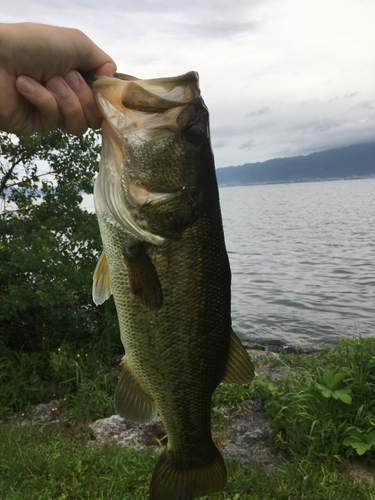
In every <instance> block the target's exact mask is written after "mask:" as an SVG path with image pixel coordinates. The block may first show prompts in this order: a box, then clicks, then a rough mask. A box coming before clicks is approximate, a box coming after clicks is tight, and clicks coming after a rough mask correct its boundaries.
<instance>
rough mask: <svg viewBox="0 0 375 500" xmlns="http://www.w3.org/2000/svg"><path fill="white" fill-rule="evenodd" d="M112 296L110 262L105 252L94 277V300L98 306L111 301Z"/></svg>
mask: <svg viewBox="0 0 375 500" xmlns="http://www.w3.org/2000/svg"><path fill="white" fill-rule="evenodd" d="M111 295H112V290H111V283H110V281H109V271H108V262H107V257H106V256H105V253H104V250H103V252H102V254H101V256H100V259H99V262H98V263H97V265H96V268H95V272H94V276H93V284H92V298H93V301H94V302H95V304H96V305H97V306H98V305H100V304H103V302H105V301H106V300H107V299H109V297H110V296H111Z"/></svg>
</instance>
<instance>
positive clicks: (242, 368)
mask: <svg viewBox="0 0 375 500" xmlns="http://www.w3.org/2000/svg"><path fill="white" fill-rule="evenodd" d="M253 378H254V365H253V363H252V362H251V360H250V357H249V355H248V353H247V352H246V349H245V348H244V346H243V345H242V344H241V341H240V339H239V338H238V337H237V335H236V334H235V333H234V331H233V330H232V329H231V335H230V347H229V356H228V361H227V366H226V369H225V374H224V377H223V380H222V382H224V383H231V384H248V383H249V382H251V381H252V380H253Z"/></svg>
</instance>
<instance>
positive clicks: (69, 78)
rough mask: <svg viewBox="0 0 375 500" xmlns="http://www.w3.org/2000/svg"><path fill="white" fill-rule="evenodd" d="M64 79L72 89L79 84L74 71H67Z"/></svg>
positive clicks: (76, 87)
mask: <svg viewBox="0 0 375 500" xmlns="http://www.w3.org/2000/svg"><path fill="white" fill-rule="evenodd" d="M65 81H66V83H67V84H68V85H69V87H70V88H71V89H72V90H76V89H78V87H79V86H80V85H81V82H80V79H79V78H78V75H77V73H76V72H75V71H71V72H70V73H68V74H67V75H66V77H65Z"/></svg>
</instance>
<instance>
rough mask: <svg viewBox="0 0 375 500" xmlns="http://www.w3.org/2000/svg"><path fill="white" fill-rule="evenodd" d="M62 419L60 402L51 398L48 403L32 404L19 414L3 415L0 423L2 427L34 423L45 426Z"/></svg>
mask: <svg viewBox="0 0 375 500" xmlns="http://www.w3.org/2000/svg"><path fill="white" fill-rule="evenodd" d="M61 420H62V411H61V407H60V402H59V401H57V400H52V401H50V402H49V403H41V404H37V405H32V406H30V408H28V409H27V410H25V411H24V412H21V413H19V414H17V413H15V414H13V415H11V416H9V417H4V418H3V419H1V420H0V424H1V425H3V426H4V427H7V426H8V425H17V424H18V425H20V426H21V427H23V426H25V425H36V426H38V427H46V426H49V425H55V424H58V423H60V422H61Z"/></svg>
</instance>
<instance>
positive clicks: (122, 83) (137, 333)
mask: <svg viewBox="0 0 375 500" xmlns="http://www.w3.org/2000/svg"><path fill="white" fill-rule="evenodd" d="M91 86H92V89H93V92H94V95H95V98H96V101H97V104H98V106H99V108H100V110H101V113H102V116H103V118H104V120H103V124H102V130H103V145H102V157H101V162H100V170H99V174H98V177H97V179H96V182H95V188H94V200H95V208H96V213H97V216H98V220H99V227H100V232H101V237H102V240H103V253H102V255H101V257H100V260H99V262H98V266H97V268H96V270H95V274H94V283H93V299H94V301H95V303H97V304H100V303H102V302H104V301H105V300H106V299H107V298H108V297H109V296H110V295H111V293H113V296H114V300H115V304H116V309H117V314H118V319H119V324H120V331H121V340H122V343H123V345H124V348H125V356H124V358H123V368H122V372H121V375H120V377H119V382H118V386H117V388H116V392H115V407H116V410H117V413H118V414H119V415H120V416H121V417H123V418H125V419H127V420H130V421H132V422H136V423H146V422H149V421H151V420H153V419H154V418H155V417H156V415H157V413H158V412H159V414H160V417H161V419H162V421H163V424H164V427H165V430H166V432H167V435H168V443H167V446H166V448H165V450H164V451H163V453H162V454H161V456H160V458H159V460H158V462H157V464H156V467H155V471H154V473H153V476H152V480H151V485H150V493H149V498H150V499H152V500H192V499H194V498H197V497H200V496H203V495H207V494H210V493H213V492H216V491H220V490H221V489H223V488H224V487H225V485H226V468H225V464H224V461H223V458H222V456H221V454H220V452H219V450H218V449H217V448H216V446H215V444H214V443H213V441H212V438H211V395H212V393H213V391H214V390H215V388H216V387H217V386H218V384H219V383H220V382H235V383H247V382H250V381H251V380H252V378H253V376H254V369H253V365H252V363H251V361H250V359H249V356H248V354H247V353H246V351H245V349H244V348H243V346H242V345H241V342H240V341H239V339H238V338H237V336H236V335H235V334H234V332H233V331H232V329H231V317H230V281H231V274H230V268H229V262H228V257H227V252H226V249H225V243H224V235H223V229H222V221H221V213H220V206H219V196H218V188H217V182H216V176H215V168H214V160H213V155H212V150H211V145H210V134H209V124H208V111H207V108H206V107H205V105H204V102H203V100H202V98H201V96H200V90H199V86H198V75H197V74H196V73H194V72H190V73H187V74H186V75H182V76H179V77H176V78H163V79H157V80H139V79H136V78H134V77H131V76H127V75H121V74H117V75H115V77H114V78H108V77H101V76H96V77H95V81H93V82H92V84H91Z"/></svg>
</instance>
